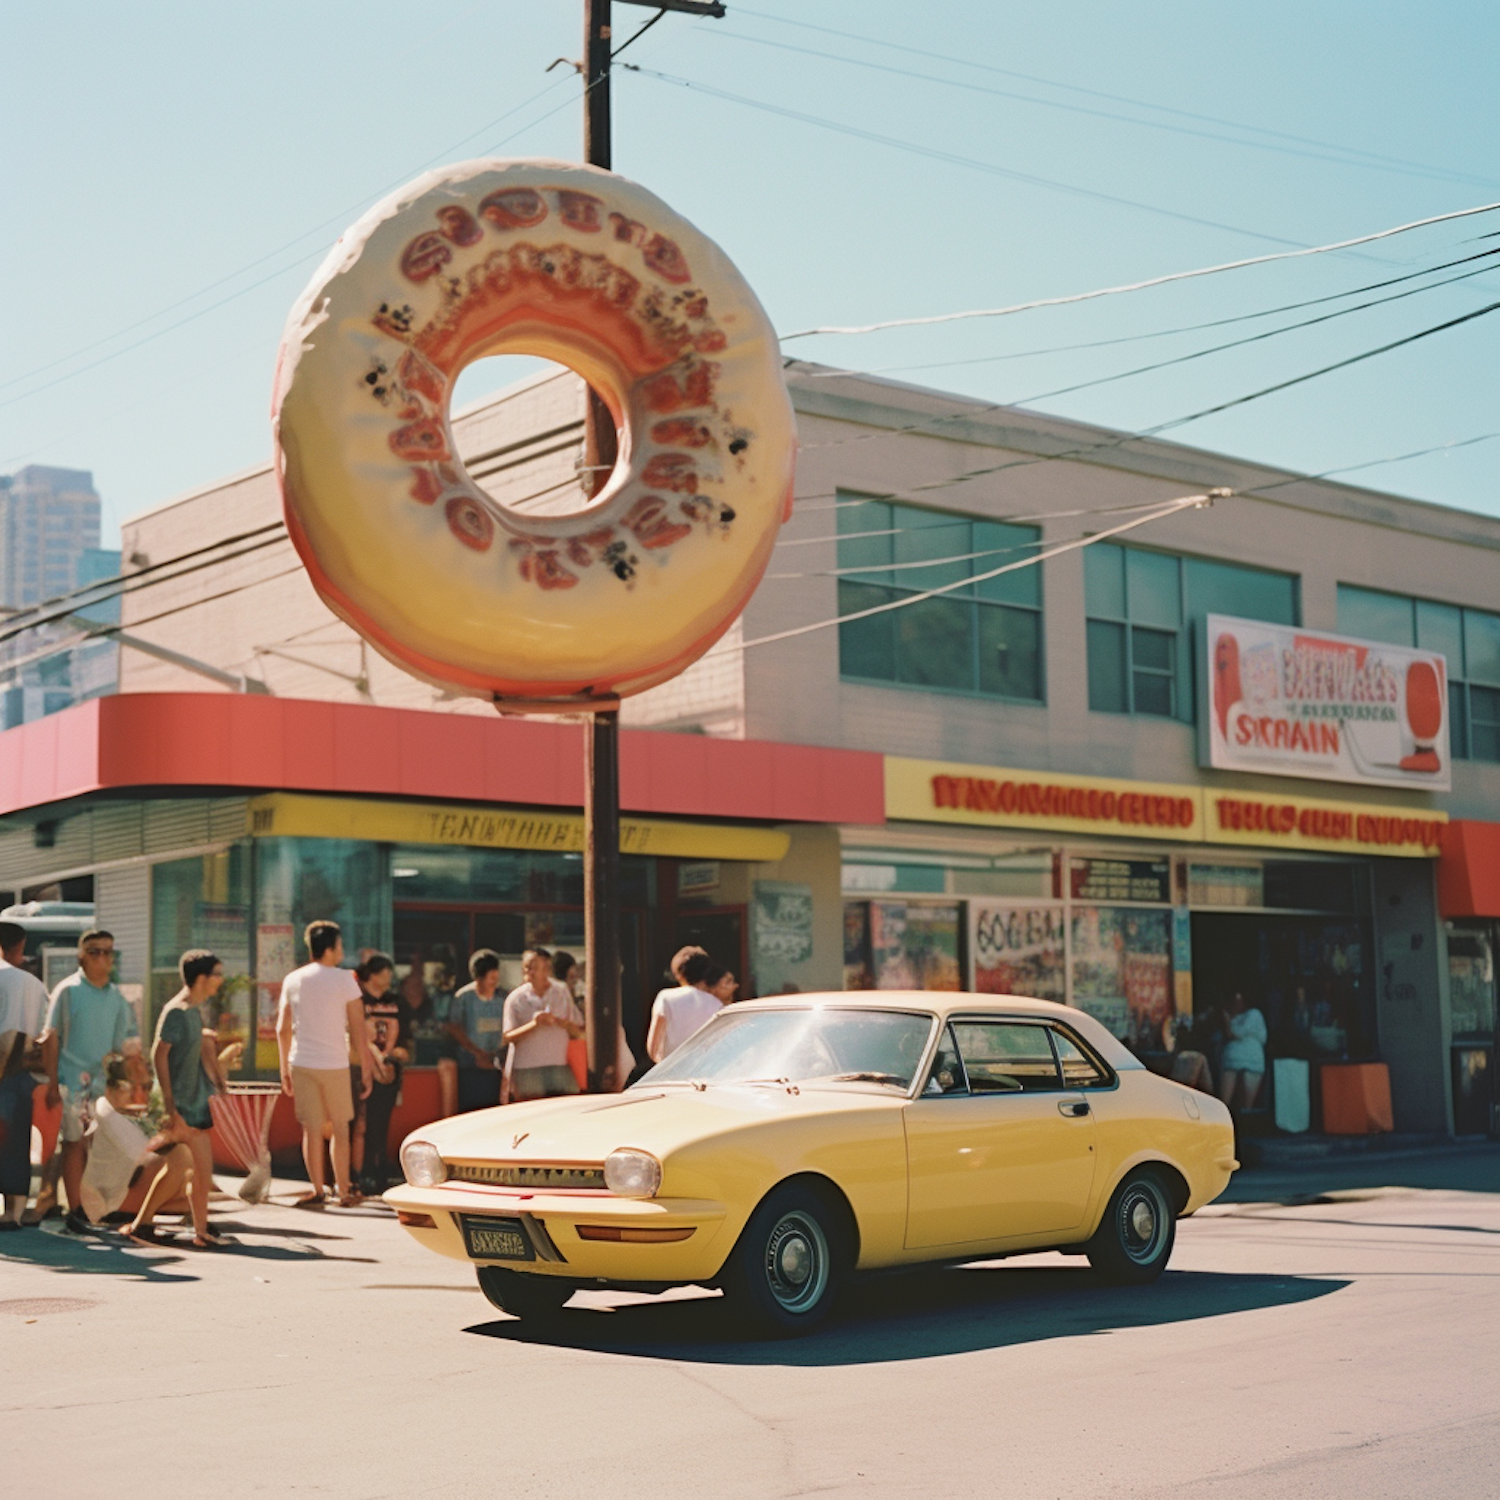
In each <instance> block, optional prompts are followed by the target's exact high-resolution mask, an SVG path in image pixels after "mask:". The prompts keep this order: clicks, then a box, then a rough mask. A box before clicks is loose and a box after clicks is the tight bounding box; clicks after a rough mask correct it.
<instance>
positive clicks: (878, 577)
mask: <svg viewBox="0 0 1500 1500" xmlns="http://www.w3.org/2000/svg"><path fill="white" fill-rule="evenodd" d="M843 498H845V497H843V496H840V499H843ZM891 525H892V523H891V507H890V506H889V505H887V504H886V503H885V502H884V501H882V500H871V501H869V502H868V503H867V504H865V505H844V506H842V507H841V508H840V509H839V511H838V533H839V551H838V559H839V564H838V565H839V567H840V568H861V569H871V570H872V571H869V572H861V573H860V574H859V575H858V576H859V578H860V580H861V581H862V582H865V583H888V582H890V579H889V577H888V576H887V575H886V574H884V573H882V572H879V571H874V570H878V569H880V568H883V567H886V566H888V565H889V563H890V561H891V551H892V548H891V542H892V540H893V538H892V537H891V536H890V535H889V533H890V531H891ZM869 532H876V533H881V534H877V535H875V536H870V535H867V534H866V533H869Z"/></svg>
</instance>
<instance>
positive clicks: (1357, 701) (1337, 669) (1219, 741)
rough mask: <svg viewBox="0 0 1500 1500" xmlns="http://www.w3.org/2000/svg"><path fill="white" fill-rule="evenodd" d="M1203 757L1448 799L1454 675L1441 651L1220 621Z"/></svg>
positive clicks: (1207, 693) (1208, 636)
mask: <svg viewBox="0 0 1500 1500" xmlns="http://www.w3.org/2000/svg"><path fill="white" fill-rule="evenodd" d="M1201 645H1202V647H1203V649H1201V650H1200V652H1199V660H1200V662H1201V663H1202V671H1201V674H1200V683H1199V698H1198V704H1199V712H1198V733H1199V743H1200V759H1201V760H1202V762H1203V763H1204V764H1205V765H1210V766H1213V767H1215V768H1216V769H1218V770H1223V771H1254V772H1257V773H1258V774H1260V775H1262V776H1298V777H1306V778H1312V779H1315V780H1319V781H1352V782H1356V783H1359V784H1361V785H1364V786H1399V787H1407V788H1409V789H1411V790H1417V791H1430V792H1445V791H1447V790H1448V789H1449V788H1450V787H1451V786H1452V770H1451V766H1450V762H1449V755H1448V669H1447V663H1446V662H1445V661H1444V659H1443V657H1442V656H1440V655H1439V654H1438V653H1437V652H1435V651H1417V650H1413V649H1412V648H1411V647H1409V646H1386V645H1381V644H1380V643H1378V642H1375V641H1356V640H1350V639H1349V638H1348V637H1346V636H1337V635H1329V634H1327V633H1325V632H1323V631H1312V630H1299V629H1296V628H1295V627H1293V626H1289V625H1267V624H1264V623H1262V622H1261V621H1259V620H1237V619H1231V618H1230V617H1229V616H1227V615H1209V616H1208V617H1207V619H1206V620H1205V622H1204V639H1203V641H1202V642H1201Z"/></svg>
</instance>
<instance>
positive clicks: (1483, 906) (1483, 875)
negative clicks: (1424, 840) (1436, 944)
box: [1437, 819, 1500, 917]
mask: <svg viewBox="0 0 1500 1500" xmlns="http://www.w3.org/2000/svg"><path fill="white" fill-rule="evenodd" d="M1437 881H1438V910H1439V911H1441V913H1442V914H1443V916H1444V917H1500V823H1480V822H1476V821H1474V820H1472V819H1461V820H1459V821H1458V822H1455V823H1449V824H1448V826H1447V827H1446V828H1444V829H1443V855H1442V858H1441V859H1440V860H1438V867H1437Z"/></svg>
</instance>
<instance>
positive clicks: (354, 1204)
mask: <svg viewBox="0 0 1500 1500" xmlns="http://www.w3.org/2000/svg"><path fill="white" fill-rule="evenodd" d="M364 1201H365V1195H364V1194H363V1193H345V1194H344V1196H343V1197H342V1198H340V1199H339V1207H340V1208H358V1207H359V1206H360V1204H362V1203H363V1202H364Z"/></svg>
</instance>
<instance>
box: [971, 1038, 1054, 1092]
mask: <svg viewBox="0 0 1500 1500" xmlns="http://www.w3.org/2000/svg"><path fill="white" fill-rule="evenodd" d="M952 1030H953V1033H954V1036H955V1037H956V1039H957V1041H958V1051H959V1056H960V1057H961V1058H962V1059H963V1065H964V1072H965V1073H967V1075H968V1079H969V1092H970V1093H972V1094H1027V1093H1036V1092H1039V1091H1041V1090H1046V1089H1051V1090H1054V1091H1055V1090H1057V1089H1059V1088H1061V1087H1062V1079H1061V1078H1060V1076H1059V1074H1058V1069H1057V1059H1056V1058H1055V1057H1054V1056H1053V1055H1052V1044H1051V1043H1050V1042H1049V1041H1048V1040H1047V1027H1045V1026H1033V1025H1027V1024H1025V1023H1023V1022H1018V1021H957V1022H955V1023H954V1025H953V1028H952Z"/></svg>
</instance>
